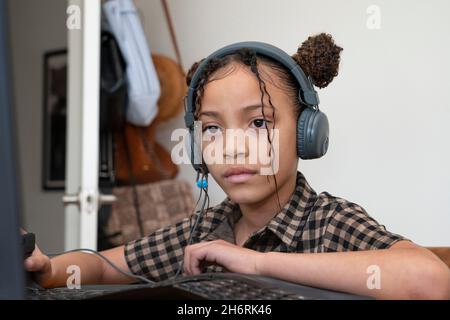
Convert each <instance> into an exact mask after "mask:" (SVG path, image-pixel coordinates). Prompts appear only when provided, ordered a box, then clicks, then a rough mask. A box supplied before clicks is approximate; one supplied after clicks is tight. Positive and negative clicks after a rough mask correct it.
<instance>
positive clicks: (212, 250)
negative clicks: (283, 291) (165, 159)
mask: <svg viewBox="0 0 450 320" xmlns="http://www.w3.org/2000/svg"><path fill="white" fill-rule="evenodd" d="M205 261H206V262H212V263H217V264H219V265H222V266H223V267H225V268H226V269H228V270H229V271H231V272H238V273H246V274H260V275H265V276H271V277H276V278H279V279H283V280H287V281H291V282H296V283H301V284H304V285H309V286H314V287H319V288H326V289H330V290H336V291H343V292H348V293H353V294H359V295H364V296H372V297H375V298H379V299H450V271H449V269H448V268H447V266H446V265H445V264H444V263H443V262H442V261H440V260H439V258H437V257H436V256H435V255H434V254H433V253H431V252H430V251H429V250H427V249H424V248H422V247H420V246H417V245H415V244H414V243H412V242H409V241H399V242H397V243H395V244H393V245H392V246H391V247H390V248H389V249H380V250H367V251H347V252H330V253H282V252H268V253H260V252H257V251H253V250H249V249H245V248H242V247H239V246H236V245H234V244H231V243H228V242H225V241H223V240H216V241H210V242H203V243H198V244H194V245H191V246H189V247H187V248H186V251H185V266H184V271H185V272H186V273H187V274H198V273H200V272H201V265H202V263H203V262H205ZM370 266H376V267H377V268H376V269H378V270H379V271H380V274H379V276H380V278H379V279H380V288H379V289H377V288H372V289H370V288H371V286H368V279H369V277H370V276H373V273H372V272H373V271H371V269H370V268H369V267H370ZM368 268H369V269H368ZM368 270H369V271H370V272H369V273H368Z"/></svg>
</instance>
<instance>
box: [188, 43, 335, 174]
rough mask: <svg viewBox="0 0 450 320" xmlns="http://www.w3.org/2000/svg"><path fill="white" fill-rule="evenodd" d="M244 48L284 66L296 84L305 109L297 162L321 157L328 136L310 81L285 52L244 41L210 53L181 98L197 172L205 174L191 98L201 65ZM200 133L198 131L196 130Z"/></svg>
mask: <svg viewBox="0 0 450 320" xmlns="http://www.w3.org/2000/svg"><path fill="white" fill-rule="evenodd" d="M243 48H247V49H250V50H252V51H254V52H255V53H256V54H259V55H263V56H266V57H268V58H272V59H273V60H275V61H278V62H279V63H281V64H282V65H283V66H284V67H286V68H287V69H288V70H290V72H291V73H292V75H293V76H294V78H295V79H296V80H297V82H298V84H299V97H298V98H299V100H300V102H301V103H303V104H305V105H306V106H307V108H305V109H304V110H303V111H302V112H301V114H300V116H299V117H298V119H297V156H298V157H299V158H301V159H304V160H306V159H317V158H320V157H322V156H323V155H325V153H326V152H327V150H328V140H329V138H328V134H329V125H328V119H327V116H326V115H325V113H323V112H321V111H320V110H319V106H318V105H319V96H318V95H317V92H316V91H315V90H314V87H313V84H312V81H311V79H310V78H309V77H307V76H306V75H305V73H304V72H303V70H302V69H301V68H300V66H299V65H298V64H297V62H296V61H295V60H294V59H292V57H291V56H289V55H288V54H287V53H286V52H284V51H283V50H281V49H280V48H277V47H275V46H273V45H271V44H268V43H264V42H257V41H244V42H238V43H234V44H230V45H228V46H225V47H223V48H221V49H219V50H217V51H215V52H213V53H212V54H210V55H209V56H208V57H207V58H206V59H205V60H203V61H202V63H201V64H200V65H199V66H198V68H197V70H196V72H195V73H194V75H193V76H192V79H191V83H190V85H189V88H188V93H187V96H186V97H185V112H186V113H185V116H184V121H185V124H186V127H187V128H188V129H189V136H190V139H189V140H190V141H189V142H190V147H188V152H189V158H190V160H191V163H192V165H193V167H194V169H195V171H197V173H203V174H207V173H208V168H207V167H206V165H203V164H202V160H203V157H202V150H201V140H200V142H199V138H200V139H201V136H200V137H198V136H197V137H195V134H194V121H195V117H194V113H195V96H196V91H197V84H198V81H199V79H200V76H201V74H202V73H203V70H204V69H205V66H206V65H207V64H208V62H209V61H210V60H211V59H214V58H223V57H224V56H226V55H229V54H232V53H234V52H235V51H237V50H239V49H243ZM196 132H197V133H198V132H201V130H200V131H199V130H197V131H196Z"/></svg>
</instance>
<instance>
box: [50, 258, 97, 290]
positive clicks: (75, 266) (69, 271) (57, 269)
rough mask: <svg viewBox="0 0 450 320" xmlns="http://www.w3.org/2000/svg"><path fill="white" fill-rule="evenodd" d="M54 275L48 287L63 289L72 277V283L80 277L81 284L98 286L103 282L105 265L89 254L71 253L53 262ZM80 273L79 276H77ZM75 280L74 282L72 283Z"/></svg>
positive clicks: (52, 260)
mask: <svg viewBox="0 0 450 320" xmlns="http://www.w3.org/2000/svg"><path fill="white" fill-rule="evenodd" d="M50 261H51V268H52V270H51V272H52V275H51V277H50V279H49V281H48V283H47V284H45V286H46V287H63V286H66V285H67V280H68V279H69V277H70V276H71V275H73V276H74V277H72V278H71V279H69V280H70V282H71V283H73V281H75V280H74V279H75V278H76V276H78V275H79V279H80V284H98V283H101V282H102V276H103V273H104V270H103V268H104V265H103V262H102V260H101V259H100V258H99V257H97V256H95V255H93V254H89V253H83V252H71V253H66V254H63V255H60V256H57V257H54V258H52V259H51V260H50ZM78 271H79V274H76V273H77V272H78ZM72 280H73V281H72Z"/></svg>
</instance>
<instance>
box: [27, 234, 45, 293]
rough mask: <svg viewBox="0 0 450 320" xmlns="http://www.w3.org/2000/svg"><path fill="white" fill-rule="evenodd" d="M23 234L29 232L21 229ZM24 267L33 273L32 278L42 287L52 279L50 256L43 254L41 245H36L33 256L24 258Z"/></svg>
mask: <svg viewBox="0 0 450 320" xmlns="http://www.w3.org/2000/svg"><path fill="white" fill-rule="evenodd" d="M21 233H22V234H25V233H27V232H26V231H25V230H21ZM24 267H25V270H26V271H27V272H31V273H32V278H33V280H34V281H36V282H37V284H39V285H40V286H42V287H44V288H45V287H48V286H49V284H50V282H51V279H52V264H51V261H50V258H49V257H48V256H46V255H45V254H43V253H42V252H41V250H39V247H38V246H37V245H35V248H34V251H33V253H32V255H31V256H29V257H28V258H26V259H25V260H24Z"/></svg>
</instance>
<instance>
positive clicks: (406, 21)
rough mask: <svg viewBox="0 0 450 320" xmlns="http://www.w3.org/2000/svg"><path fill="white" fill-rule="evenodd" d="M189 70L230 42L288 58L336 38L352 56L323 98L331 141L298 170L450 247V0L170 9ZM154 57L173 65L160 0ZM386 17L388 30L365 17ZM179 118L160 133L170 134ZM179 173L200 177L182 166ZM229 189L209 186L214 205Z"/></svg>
mask: <svg viewBox="0 0 450 320" xmlns="http://www.w3.org/2000/svg"><path fill="white" fill-rule="evenodd" d="M168 3H169V7H170V9H171V13H172V18H173V20H174V25H175V29H176V32H177V35H178V40H179V46H180V50H181V54H182V58H183V62H184V68H185V70H187V69H188V68H189V67H190V65H191V64H192V63H193V62H194V61H197V60H199V59H201V58H203V57H205V56H206V55H208V54H209V53H211V52H212V51H213V50H215V49H217V48H219V47H221V46H223V45H226V44H229V43H231V42H236V41H243V40H260V41H266V42H270V43H272V44H274V45H277V46H279V47H281V48H282V49H284V50H286V51H287V52H289V53H291V54H292V53H294V52H295V50H296V48H297V46H298V45H299V44H300V43H301V42H303V41H304V40H305V39H306V38H307V37H308V36H309V35H312V34H315V33H319V32H328V33H331V34H332V35H333V37H334V38H335V40H336V42H337V43H338V44H339V45H341V46H342V47H343V48H344V51H343V52H342V63H341V68H340V74H339V76H338V77H337V78H336V79H335V80H334V82H333V83H332V84H331V85H330V86H329V87H327V88H325V89H323V90H321V91H319V94H320V98H321V108H322V110H323V111H325V112H326V113H327V115H328V117H329V120H330V125H331V142H330V143H331V144H330V148H329V152H328V154H327V155H326V156H325V157H324V158H323V159H320V160H316V161H301V162H300V165H299V169H300V170H301V171H302V172H303V173H304V174H305V175H306V177H307V178H308V179H309V182H310V183H311V185H312V186H313V188H315V189H316V191H318V192H320V191H328V192H330V193H332V194H334V195H337V196H341V197H344V198H346V199H348V200H350V201H353V202H356V203H359V204H360V205H362V206H363V207H365V208H366V210H367V211H368V212H369V213H370V214H371V215H372V216H373V217H375V218H376V219H377V220H378V221H379V222H380V223H382V224H384V225H386V226H387V228H388V229H390V230H392V231H394V232H397V233H401V234H403V235H405V236H407V237H410V238H411V239H413V240H414V241H416V242H417V243H419V244H422V245H447V246H448V245H450V232H448V230H449V229H450V167H449V166H448V163H450V148H449V143H448V137H450V126H449V125H448V123H450V90H449V85H450V75H449V73H450V60H449V59H448V57H450V37H449V36H448V31H449V30H450V20H449V19H448V13H449V12H450V2H448V1H445V0H442V1H437V0H433V1H406V0H401V1H400V0H396V1H392V0H391V1H372V0H370V1H366V0H354V1H348V0H345V1H344V0H340V1H335V0H334V1H332V0H329V1H325V0H321V1H304V0H290V1H288V0H283V1H278V0H277V1H275V0H264V1H262V0H247V1H240V0H227V1H222V0H208V1H205V0H190V1H179V0H171V1H168ZM136 4H137V6H138V7H139V8H140V10H141V13H142V14H143V17H144V21H145V22H144V23H145V28H146V32H147V35H148V39H149V42H150V44H151V47H152V49H153V50H154V51H155V52H160V53H165V54H168V55H170V56H172V57H174V54H173V50H172V48H171V46H170V38H169V34H168V32H167V31H166V30H161V25H162V24H163V23H165V22H164V17H163V15H162V13H161V12H162V11H161V7H160V1H148V0H138V1H136ZM373 4H376V5H378V6H379V8H380V9H381V29H379V30H369V29H368V28H367V26H366V20H367V18H368V14H367V13H366V9H367V8H368V7H369V6H370V5H373ZM177 125H178V126H183V122H182V120H181V117H180V118H179V119H178V120H173V121H171V123H170V124H166V125H165V126H162V128H161V133H160V135H159V137H160V138H161V137H162V138H167V137H169V136H170V135H169V134H170V130H171V129H173V128H174V127H175V126H177ZM180 176H181V177H183V178H187V179H190V181H193V180H194V175H193V172H192V169H191V168H190V167H189V166H183V167H182V169H181V174H180ZM223 197H224V194H223V192H222V191H221V190H220V189H219V188H218V187H217V186H212V189H211V199H212V200H213V203H217V202H219V201H220V200H222V199H223Z"/></svg>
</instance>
